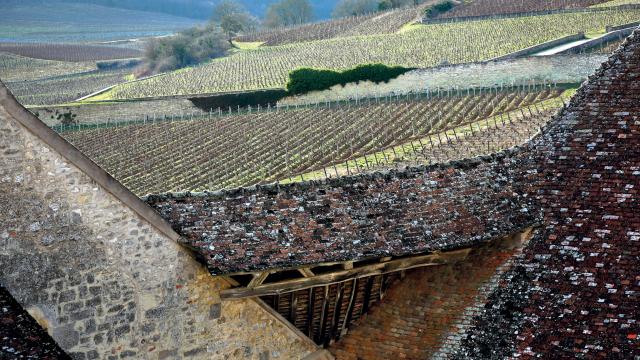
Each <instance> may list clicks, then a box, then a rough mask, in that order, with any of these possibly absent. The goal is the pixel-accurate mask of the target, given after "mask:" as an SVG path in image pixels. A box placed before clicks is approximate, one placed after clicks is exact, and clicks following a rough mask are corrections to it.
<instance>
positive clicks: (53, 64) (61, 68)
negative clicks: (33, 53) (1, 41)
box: [0, 52, 96, 82]
mask: <svg viewBox="0 0 640 360" xmlns="http://www.w3.org/2000/svg"><path fill="white" fill-rule="evenodd" d="M92 70H96V63H95V62H64V61H52V60H40V59H32V58H28V57H24V56H19V55H15V54H9V53H2V52H0V79H2V81H4V82H8V81H25V80H35V79H41V78H46V77H53V76H62V75H68V74H72V73H80V72H85V71H92Z"/></svg>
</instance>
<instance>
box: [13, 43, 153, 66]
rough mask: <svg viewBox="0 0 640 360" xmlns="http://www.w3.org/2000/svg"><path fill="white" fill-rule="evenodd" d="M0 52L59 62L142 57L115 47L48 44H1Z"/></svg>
mask: <svg viewBox="0 0 640 360" xmlns="http://www.w3.org/2000/svg"><path fill="white" fill-rule="evenodd" d="M0 52H6V53H11V54H15V55H20V56H26V57H30V58H34V59H43V60H57V61H72V62H77V61H98V60H113V59H127V58H135V57H141V56H142V55H143V53H142V51H139V50H134V49H127V48H118V47H114V46H95V45H85V44H47V43H0Z"/></svg>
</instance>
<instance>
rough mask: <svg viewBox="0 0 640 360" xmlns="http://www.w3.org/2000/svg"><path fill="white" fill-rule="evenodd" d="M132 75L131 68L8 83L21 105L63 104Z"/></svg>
mask: <svg viewBox="0 0 640 360" xmlns="http://www.w3.org/2000/svg"><path fill="white" fill-rule="evenodd" d="M129 73H131V69H124V70H112V71H94V72H90V73H81V74H70V75H63V76H56V77H52V78H44V79H36V80H27V81H14V82H7V83H6V85H7V87H8V88H9V90H11V93H13V95H15V96H16V98H17V99H18V101H19V102H20V103H21V104H24V105H52V104H63V103H67V102H72V101H74V100H76V99H78V98H80V97H83V96H86V95H89V94H91V93H93V92H95V91H98V90H101V89H104V88H106V87H108V86H111V85H115V84H119V83H123V82H125V77H126V75H127V74H129Z"/></svg>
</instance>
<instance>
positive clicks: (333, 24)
mask: <svg viewBox="0 0 640 360" xmlns="http://www.w3.org/2000/svg"><path fill="white" fill-rule="evenodd" d="M423 9H424V6H417V7H410V8H405V9H398V10H391V11H387V12H383V13H373V14H366V15H360V16H352V17H347V18H342V19H336V20H329V21H323V22H317V23H311V24H305V25H299V26H295V27H287V28H280V29H274V30H267V31H261V32H256V33H252V34H247V35H243V36H239V37H237V38H236V39H235V40H236V41H240V42H262V43H263V45H268V46H273V45H283V44H290V43H296V42H303V41H315V40H324V39H331V38H334V37H344V36H356V35H373V34H390V33H394V32H397V31H398V30H400V29H401V28H402V27H403V26H404V25H406V24H408V23H410V22H411V21H414V20H416V19H418V18H419V16H420V14H421V12H422V11H423Z"/></svg>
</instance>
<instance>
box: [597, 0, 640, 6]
mask: <svg viewBox="0 0 640 360" xmlns="http://www.w3.org/2000/svg"><path fill="white" fill-rule="evenodd" d="M623 5H640V0H611V1H605V2H603V3H600V4H597V5H593V6H592V7H612V6H623Z"/></svg>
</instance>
